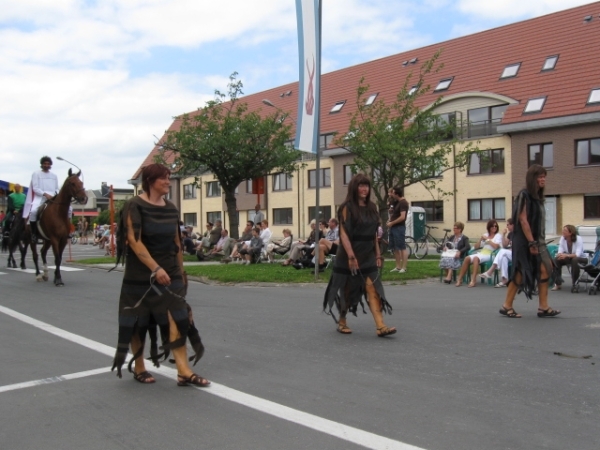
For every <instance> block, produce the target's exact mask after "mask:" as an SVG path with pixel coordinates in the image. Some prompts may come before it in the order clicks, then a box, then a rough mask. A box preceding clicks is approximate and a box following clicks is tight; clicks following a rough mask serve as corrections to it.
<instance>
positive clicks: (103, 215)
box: [95, 200, 125, 225]
mask: <svg viewBox="0 0 600 450" xmlns="http://www.w3.org/2000/svg"><path fill="white" fill-rule="evenodd" d="M124 204H125V200H115V222H116V221H117V218H118V215H119V211H120V210H121V208H122V207H123V205H124ZM95 222H96V223H97V224H98V225H110V209H105V210H104V211H100V213H99V214H98V217H97V218H96V220H95Z"/></svg>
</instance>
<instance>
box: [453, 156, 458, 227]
mask: <svg viewBox="0 0 600 450" xmlns="http://www.w3.org/2000/svg"><path fill="white" fill-rule="evenodd" d="M452 163H453V164H454V168H453V169H452V171H453V173H454V176H453V177H452V183H453V184H454V186H453V189H452V192H453V195H452V199H453V202H454V221H453V222H452V223H456V220H457V219H456V144H452Z"/></svg>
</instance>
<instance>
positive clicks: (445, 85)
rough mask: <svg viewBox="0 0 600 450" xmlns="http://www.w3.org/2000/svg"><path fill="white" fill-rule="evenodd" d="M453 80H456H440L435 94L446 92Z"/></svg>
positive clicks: (452, 78)
mask: <svg viewBox="0 0 600 450" xmlns="http://www.w3.org/2000/svg"><path fill="white" fill-rule="evenodd" d="M452 80H454V77H451V78H444V79H442V80H440V82H439V83H438V85H437V86H436V87H435V89H434V92H437V91H445V90H446V89H448V88H449V87H450V85H451V84H452ZM411 90H412V89H411Z"/></svg>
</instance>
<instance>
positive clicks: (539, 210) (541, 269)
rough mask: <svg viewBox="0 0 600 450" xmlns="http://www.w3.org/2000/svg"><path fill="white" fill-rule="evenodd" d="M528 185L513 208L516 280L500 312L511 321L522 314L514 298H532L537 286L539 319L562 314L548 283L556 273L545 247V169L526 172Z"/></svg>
mask: <svg viewBox="0 0 600 450" xmlns="http://www.w3.org/2000/svg"><path fill="white" fill-rule="evenodd" d="M525 182H526V188H525V189H523V190H522V191H521V192H519V195H518V196H517V198H516V200H515V203H514V209H513V220H514V223H515V228H514V234H513V241H512V242H513V243H512V249H513V250H512V251H513V258H512V264H513V267H514V271H513V277H512V278H511V280H510V281H509V285H508V290H507V292H506V299H505V300H504V304H503V305H502V308H500V311H499V312H500V314H502V315H504V316H507V317H510V318H520V317H521V315H520V314H518V313H517V312H516V311H515V310H514V308H513V302H514V300H515V295H516V294H517V292H520V291H523V292H524V293H525V296H526V297H527V298H528V299H531V297H532V295H533V294H534V292H535V291H536V286H537V289H538V295H539V307H538V311H537V315H538V317H554V316H557V315H559V314H560V311H558V310H556V309H552V308H550V307H549V306H548V280H549V278H550V275H551V274H552V272H553V264H552V259H551V258H550V254H549V253H548V249H547V247H546V230H545V222H546V217H545V216H546V214H545V213H546V210H545V209H544V187H545V186H546V169H544V168H543V167H542V166H540V165H537V164H533V165H532V166H531V167H530V168H529V170H528V171H527V175H526V178H525ZM555 279H556V274H555Z"/></svg>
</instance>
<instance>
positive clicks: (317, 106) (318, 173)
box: [313, 0, 323, 281]
mask: <svg viewBox="0 0 600 450" xmlns="http://www.w3.org/2000/svg"><path fill="white" fill-rule="evenodd" d="M322 4H323V0H319V22H318V23H319V30H318V45H317V52H318V55H317V58H318V61H319V63H318V64H317V72H318V73H317V74H316V77H317V79H318V80H319V82H318V83H317V86H318V91H317V98H318V99H319V100H318V102H316V104H315V114H316V115H317V124H316V128H317V130H316V134H317V139H316V144H313V145H315V146H316V149H314V153H315V154H316V155H317V163H316V167H315V168H316V177H315V180H316V182H317V189H316V190H315V221H316V222H317V224H316V225H317V226H316V228H315V281H317V280H318V279H319V256H320V251H319V239H320V238H319V215H320V214H319V212H320V211H319V200H320V193H321V149H320V147H321V145H320V141H321V35H322V34H321V19H322ZM313 142H315V141H313Z"/></svg>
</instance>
